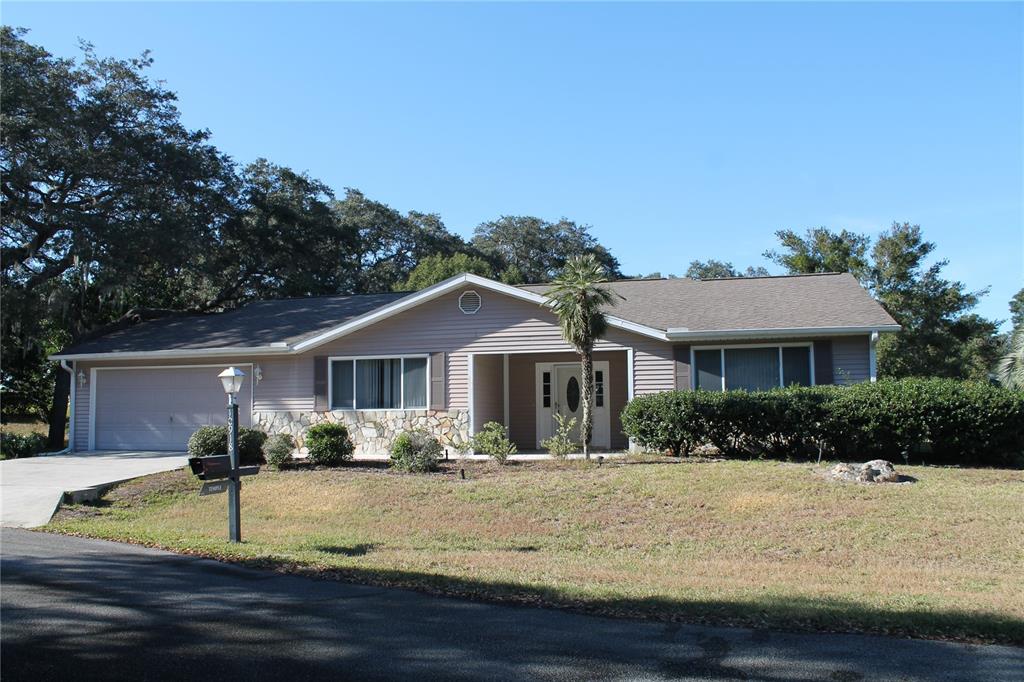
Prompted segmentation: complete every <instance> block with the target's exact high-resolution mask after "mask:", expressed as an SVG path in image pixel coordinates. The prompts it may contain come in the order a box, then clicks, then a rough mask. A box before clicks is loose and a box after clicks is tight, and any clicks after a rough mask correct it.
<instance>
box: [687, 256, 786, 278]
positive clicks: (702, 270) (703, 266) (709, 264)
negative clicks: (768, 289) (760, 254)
mask: <svg viewBox="0 0 1024 682" xmlns="http://www.w3.org/2000/svg"><path fill="white" fill-rule="evenodd" d="M767 276H768V270H766V269H765V268H763V267H761V266H758V267H754V266H752V265H750V266H747V269H746V270H744V271H743V272H740V271H739V270H737V269H736V268H735V267H733V264H732V263H729V262H725V261H720V260H715V259H714V258H712V259H709V260H706V261H699V260H694V261H690V267H688V268H686V277H689V278H690V279H728V278H731V277H767Z"/></svg>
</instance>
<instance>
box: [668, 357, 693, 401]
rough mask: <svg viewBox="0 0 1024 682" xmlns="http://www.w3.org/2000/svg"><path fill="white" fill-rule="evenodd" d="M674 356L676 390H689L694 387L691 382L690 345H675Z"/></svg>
mask: <svg viewBox="0 0 1024 682" xmlns="http://www.w3.org/2000/svg"><path fill="white" fill-rule="evenodd" d="M672 356H673V358H674V360H675V364H676V390H677V391H688V390H690V388H691V387H692V384H691V383H690V347H689V346H673V347H672Z"/></svg>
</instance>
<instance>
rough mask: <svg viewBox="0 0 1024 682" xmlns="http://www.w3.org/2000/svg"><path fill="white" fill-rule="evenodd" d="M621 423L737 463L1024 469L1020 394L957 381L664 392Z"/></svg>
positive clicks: (674, 445) (672, 445)
mask: <svg viewBox="0 0 1024 682" xmlns="http://www.w3.org/2000/svg"><path fill="white" fill-rule="evenodd" d="M622 427H623V431H624V432H625V433H626V434H627V435H628V436H630V437H631V438H632V439H633V440H634V441H635V442H636V443H637V444H639V445H641V446H643V447H647V448H651V449H654V450H661V451H669V452H671V453H672V454H675V455H681V454H689V453H690V452H691V451H692V450H693V449H694V448H696V447H699V446H703V445H713V446H715V447H716V448H717V449H718V450H719V452H721V453H722V454H724V455H727V456H733V457H773V458H794V457H806V456H816V455H817V454H818V453H819V452H824V453H828V454H833V455H837V456H840V457H843V458H854V459H865V460H867V459H874V458H884V459H889V460H896V461H900V460H902V461H906V462H910V461H923V462H928V463H931V464H967V465H988V466H1021V465H1024V393H1022V392H1019V391H1011V390H1008V389H1005V388H1001V387H998V386H992V385H989V384H984V383H977V382H965V381H957V380H954V379H902V380H898V381H879V382H877V383H863V384H856V385H853V386H816V387H811V388H799V387H793V388H785V389H776V390H772V391H757V392H750V393H748V392H746V391H726V392H724V393H721V392H708V391H669V392H666V393H656V394H651V395H644V396H640V397H638V398H635V399H633V400H632V401H631V402H630V403H629V404H628V405H627V406H626V409H625V410H624V411H623V413H622Z"/></svg>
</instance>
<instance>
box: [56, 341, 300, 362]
mask: <svg viewBox="0 0 1024 682" xmlns="http://www.w3.org/2000/svg"><path fill="white" fill-rule="evenodd" d="M291 352H293V351H292V349H291V348H290V347H289V346H288V345H276V344H275V345H272V346H246V347H236V348H182V349H177V350H146V351H114V352H110V353H69V354H59V353H58V354H56V355H50V356H48V357H49V359H50V360H143V359H152V360H159V359H161V358H168V359H170V358H199V357H209V356H211V355H215V356H251V355H287V354H288V353H291Z"/></svg>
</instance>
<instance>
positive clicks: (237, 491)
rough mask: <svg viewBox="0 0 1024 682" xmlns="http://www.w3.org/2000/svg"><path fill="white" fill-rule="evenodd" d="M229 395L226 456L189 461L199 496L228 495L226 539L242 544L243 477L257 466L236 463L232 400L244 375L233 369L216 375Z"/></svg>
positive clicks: (235, 405) (235, 421)
mask: <svg viewBox="0 0 1024 682" xmlns="http://www.w3.org/2000/svg"><path fill="white" fill-rule="evenodd" d="M218 376H219V377H220V380H221V381H222V382H224V392H225V393H227V394H228V454H226V455H211V456H207V457H190V458H189V460H188V465H189V467H191V468H192V473H193V474H195V475H196V477H198V478H199V480H200V481H206V483H204V484H203V488H202V490H200V491H199V494H200V495H216V494H217V493H223V492H227V494H228V538H229V539H230V540H231V542H241V541H242V504H241V492H242V476H255V475H256V474H258V473H259V472H260V468H259V467H258V466H248V467H243V466H239V462H238V402H237V401H236V400H235V396H236V395H238V391H239V390H241V388H242V380H243V379H244V378H245V374H244V373H242V371H241V370H240V369H238V368H236V367H228V368H227V369H226V370H224V371H223V372H221V373H220V374H219V375H218Z"/></svg>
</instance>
